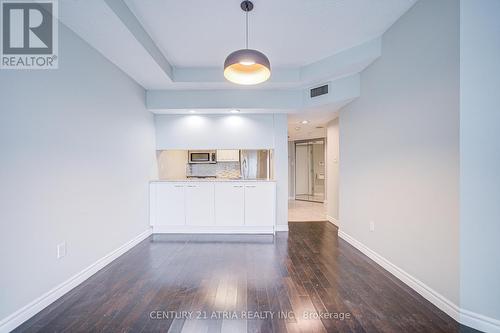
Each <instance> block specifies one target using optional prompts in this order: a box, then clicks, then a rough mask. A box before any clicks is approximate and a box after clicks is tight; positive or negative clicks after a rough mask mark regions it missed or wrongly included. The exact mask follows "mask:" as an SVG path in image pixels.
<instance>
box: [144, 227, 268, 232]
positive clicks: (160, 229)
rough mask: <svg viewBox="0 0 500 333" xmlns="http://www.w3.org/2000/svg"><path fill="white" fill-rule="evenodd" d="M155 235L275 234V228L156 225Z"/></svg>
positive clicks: (154, 228)
mask: <svg viewBox="0 0 500 333" xmlns="http://www.w3.org/2000/svg"><path fill="white" fill-rule="evenodd" d="M153 233H154V234H273V233H274V228H273V226H197V225H154V226H153Z"/></svg>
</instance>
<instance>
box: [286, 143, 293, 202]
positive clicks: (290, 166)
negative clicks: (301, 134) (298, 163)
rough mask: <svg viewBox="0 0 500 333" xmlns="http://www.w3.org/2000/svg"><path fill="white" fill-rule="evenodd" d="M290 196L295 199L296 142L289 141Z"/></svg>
mask: <svg viewBox="0 0 500 333" xmlns="http://www.w3.org/2000/svg"><path fill="white" fill-rule="evenodd" d="M288 198H289V199H295V142H294V141H288Z"/></svg>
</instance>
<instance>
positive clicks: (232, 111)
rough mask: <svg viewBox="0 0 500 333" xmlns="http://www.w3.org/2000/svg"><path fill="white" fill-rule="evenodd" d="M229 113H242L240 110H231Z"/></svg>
mask: <svg viewBox="0 0 500 333" xmlns="http://www.w3.org/2000/svg"><path fill="white" fill-rule="evenodd" d="M229 112H231V113H240V110H238V109H233V110H231V111H229Z"/></svg>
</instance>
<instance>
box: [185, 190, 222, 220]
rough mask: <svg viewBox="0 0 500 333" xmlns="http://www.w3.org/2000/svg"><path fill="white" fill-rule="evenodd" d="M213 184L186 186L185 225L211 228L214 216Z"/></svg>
mask: <svg viewBox="0 0 500 333" xmlns="http://www.w3.org/2000/svg"><path fill="white" fill-rule="evenodd" d="M214 205H215V203H214V184H213V183H203V182H198V183H194V182H193V183H191V182H189V183H187V184H186V224H187V225H198V226H213V225H214V224H215V214H214V211H215V209H214Z"/></svg>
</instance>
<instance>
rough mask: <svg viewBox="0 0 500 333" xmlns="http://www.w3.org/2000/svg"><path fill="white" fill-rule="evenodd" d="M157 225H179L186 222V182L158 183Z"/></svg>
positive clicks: (155, 215)
mask: <svg viewBox="0 0 500 333" xmlns="http://www.w3.org/2000/svg"><path fill="white" fill-rule="evenodd" d="M155 187H156V198H155V199H156V200H155V202H156V211H155V212H154V213H155V214H154V217H155V222H154V223H155V225H163V226H165V225H168V226H179V225H184V224H186V214H185V207H184V205H185V200H184V197H185V184H184V183H161V184H156V186H155Z"/></svg>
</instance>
